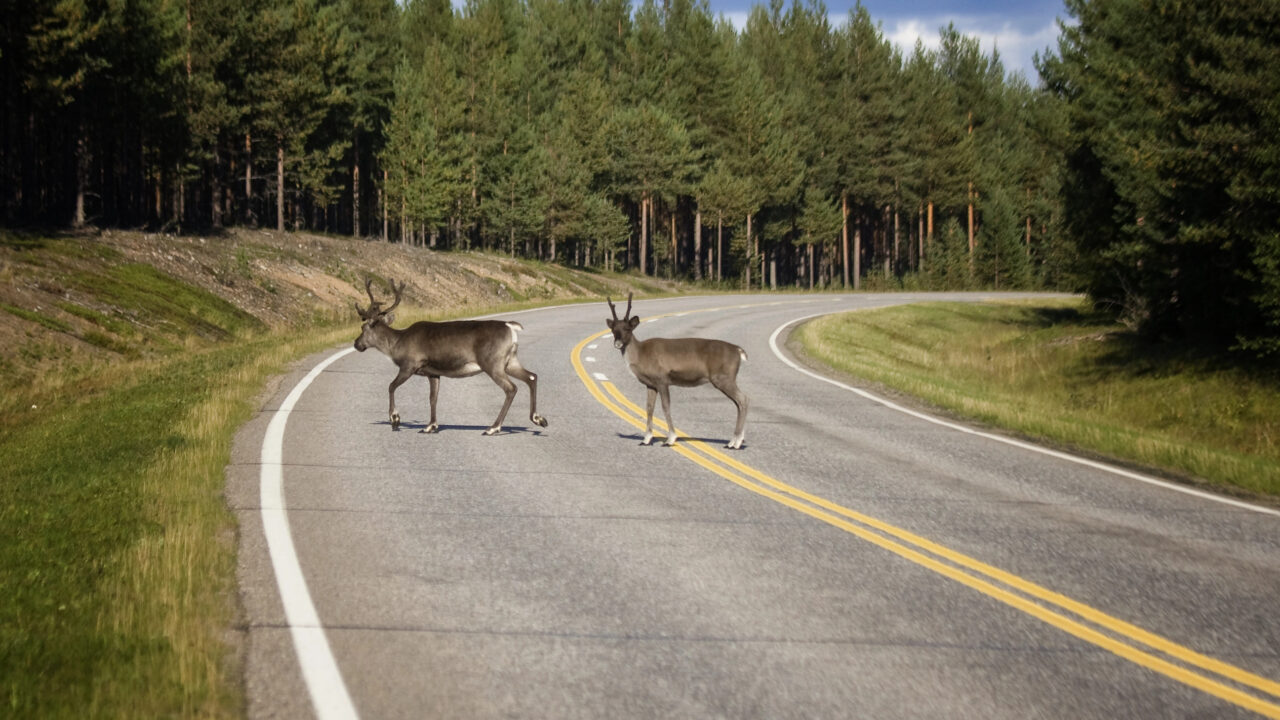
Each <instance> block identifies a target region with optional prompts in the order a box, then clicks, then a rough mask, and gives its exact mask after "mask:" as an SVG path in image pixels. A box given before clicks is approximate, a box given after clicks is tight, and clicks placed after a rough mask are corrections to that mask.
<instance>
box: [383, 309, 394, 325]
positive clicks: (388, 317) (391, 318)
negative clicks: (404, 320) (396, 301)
mask: <svg viewBox="0 0 1280 720" xmlns="http://www.w3.org/2000/svg"><path fill="white" fill-rule="evenodd" d="M382 319H383V321H385V322H386V323H387V324H388V325H390V324H391V323H393V322H395V321H396V314H395V313H393V312H389V313H387V314H386V315H383V316H382Z"/></svg>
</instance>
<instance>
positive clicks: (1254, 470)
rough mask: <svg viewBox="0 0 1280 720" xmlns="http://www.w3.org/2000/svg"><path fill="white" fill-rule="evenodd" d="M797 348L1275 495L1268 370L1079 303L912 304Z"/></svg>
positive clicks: (1277, 469) (926, 396)
mask: <svg viewBox="0 0 1280 720" xmlns="http://www.w3.org/2000/svg"><path fill="white" fill-rule="evenodd" d="M794 338H795V340H796V341H797V342H798V343H799V346H800V348H801V349H802V351H803V353H805V354H806V355H807V356H808V357H810V358H811V359H814V360H817V361H818V362H820V363H822V364H825V365H827V366H828V367H830V368H833V369H835V370H836V371H838V372H840V373H843V374H846V375H850V376H852V377H855V378H859V379H862V380H869V381H871V382H874V383H877V384H880V385H883V386H886V387H889V388H892V389H894V390H897V391H901V392H904V393H907V394H910V395H913V396H915V397H917V398H920V399H922V400H923V401H925V402H926V403H929V404H931V405H934V406H936V407H939V408H942V409H943V410H945V411H948V412H950V413H953V414H955V415H958V416H961V417H966V418H972V419H975V420H978V421H979V422H982V423H985V424H988V425H992V426H995V427H1000V428H1004V429H1006V430H1010V431H1012V432H1015V433H1018V434H1021V435H1025V436H1029V437H1032V438H1036V439H1040V440H1044V441H1047V442H1049V443H1051V444H1054V445H1059V446H1066V447H1071V448H1078V449H1080V450H1082V451H1084V452H1086V453H1091V454H1097V455H1101V456H1104V457H1109V458H1114V459H1116V460H1119V461H1123V462H1129V463H1136V464H1138V465H1141V466H1146V467H1152V468H1156V469H1158V470H1160V471H1162V472H1164V473H1167V474H1171V475H1174V476H1178V477H1182V478H1184V479H1188V480H1190V481H1193V482H1204V483H1207V484H1209V485H1212V486H1215V487H1217V488H1219V489H1222V490H1225V491H1228V492H1241V493H1243V494H1257V495H1268V496H1271V497H1272V498H1274V497H1276V496H1280V377H1278V376H1277V375H1276V373H1275V372H1274V371H1266V370H1263V369H1260V368H1256V367H1255V368H1250V367H1242V366H1231V365H1228V364H1225V363H1224V362H1223V359H1222V358H1220V357H1208V356H1202V355H1198V354H1195V353H1194V352H1185V353H1181V354H1170V353H1169V351H1168V349H1167V348H1152V347H1150V346H1147V345H1144V344H1143V343H1141V342H1140V341H1138V340H1136V339H1134V338H1132V337H1131V336H1129V335H1128V334H1126V333H1125V332H1123V328H1121V327H1119V326H1114V325H1110V324H1108V323H1107V321H1106V320H1105V319H1103V318H1102V317H1100V316H1098V315H1095V314H1093V313H1091V312H1090V311H1089V310H1088V309H1087V307H1086V306H1085V305H1084V304H1083V303H1082V302H1080V301H1073V300H1064V301H1035V302H998V303H984V304H946V303H936V304H927V305H911V306H904V307H896V308H885V309H878V310H870V311H860V312H853V313H844V314H840V315H832V316H827V317H824V318H819V319H817V320H814V321H812V322H809V323H806V324H805V325H803V326H802V327H801V328H799V330H798V331H797V332H796V335H795V336H794Z"/></svg>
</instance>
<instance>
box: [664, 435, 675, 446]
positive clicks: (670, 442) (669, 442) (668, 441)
mask: <svg viewBox="0 0 1280 720" xmlns="http://www.w3.org/2000/svg"><path fill="white" fill-rule="evenodd" d="M662 444H663V445H666V446H667V447H675V444H676V439H675V438H674V437H669V438H667V439H666V441H664V442H663V443H662Z"/></svg>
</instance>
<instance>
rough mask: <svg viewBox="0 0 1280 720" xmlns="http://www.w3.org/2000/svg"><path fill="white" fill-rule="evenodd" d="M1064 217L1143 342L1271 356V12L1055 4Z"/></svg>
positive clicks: (1275, 154)
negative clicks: (1063, 23) (1067, 20)
mask: <svg viewBox="0 0 1280 720" xmlns="http://www.w3.org/2000/svg"><path fill="white" fill-rule="evenodd" d="M1067 7H1068V9H1069V10H1070V11H1071V13H1072V15H1073V16H1074V17H1075V18H1077V20H1078V22H1077V23H1075V24H1074V25H1071V26H1068V27H1066V28H1065V29H1064V33H1063V35H1062V37H1061V39H1060V41H1059V52H1058V54H1057V55H1056V56H1050V57H1048V58H1046V59H1045V60H1044V61H1042V62H1041V68H1040V72H1041V75H1042V76H1043V77H1044V79H1045V82H1046V85H1047V86H1048V88H1050V89H1051V91H1052V92H1054V94H1055V95H1057V96H1060V97H1061V98H1062V99H1063V100H1064V101H1065V102H1064V107H1065V108H1066V110H1067V111H1068V115H1067V117H1068V134H1067V136H1066V144H1065V145H1064V158H1065V167H1066V173H1065V176H1064V177H1065V183H1064V187H1065V189H1066V190H1067V192H1066V193H1064V203H1065V208H1066V209H1065V213H1064V215H1065V217H1066V219H1067V220H1068V221H1069V222H1068V224H1067V225H1068V227H1067V230H1068V233H1069V236H1070V237H1071V238H1072V239H1073V241H1074V245H1075V246H1076V247H1078V248H1079V255H1080V260H1081V263H1080V269H1081V277H1082V278H1083V279H1084V280H1085V283H1086V285H1085V287H1086V288H1087V289H1088V291H1089V293H1090V295H1091V296H1092V297H1093V298H1095V299H1096V300H1098V301H1100V302H1106V303H1111V304H1113V305H1115V306H1116V309H1117V310H1118V312H1120V313H1121V314H1122V315H1123V316H1125V317H1127V318H1128V319H1129V320H1131V321H1132V322H1133V323H1134V324H1135V325H1136V326H1138V327H1140V328H1141V329H1143V330H1144V331H1146V332H1147V333H1148V334H1149V335H1152V336H1156V337H1164V338H1191V339H1193V340H1198V341H1203V340H1208V341H1210V342H1211V343H1212V344H1218V345H1220V344H1228V345H1231V344H1235V345H1237V346H1240V347H1244V348H1249V349H1252V350H1255V351H1258V352H1261V353H1263V354H1270V353H1276V352H1280V3H1277V2H1211V1H1210V0H1195V1H1192V2H1186V1H1174V0H1126V1H1125V2H1093V1H1091V0H1067Z"/></svg>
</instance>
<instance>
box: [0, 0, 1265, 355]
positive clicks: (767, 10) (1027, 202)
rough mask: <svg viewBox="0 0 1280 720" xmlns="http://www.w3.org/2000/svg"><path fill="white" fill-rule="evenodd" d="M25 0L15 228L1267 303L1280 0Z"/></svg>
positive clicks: (757, 283)
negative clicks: (320, 239) (330, 239)
mask: <svg viewBox="0 0 1280 720" xmlns="http://www.w3.org/2000/svg"><path fill="white" fill-rule="evenodd" d="M5 6H6V7H5V16H6V22H5V26H4V29H3V30H2V31H0V32H2V33H3V35H2V36H0V67H2V68H3V83H4V87H3V97H4V100H3V111H2V120H0V122H2V123H3V139H2V141H0V185H2V186H3V188H2V190H0V223H2V224H4V225H6V226H9V227H23V226H70V227H77V226H83V225H92V226H99V227H108V226H109V227H125V228H146V229H149V230H154V231H162V232H211V231H216V230H217V229H218V228H222V227H227V226H232V225H235V226H245V227H262V228H267V229H276V230H307V231H311V232H323V233H329V234H334V235H345V236H352V237H353V238H361V239H364V240H366V241H385V242H394V243H406V244H412V245H420V246H426V247H431V248H436V249H440V250H483V251H487V252H495V253H506V254H513V255H520V256H524V257H531V258H539V259H542V260H545V261H547V262H552V263H561V264H566V265H575V266H584V267H594V268H601V269H611V270H619V271H629V272H637V273H643V274H648V275H653V276H661V277H672V278H682V279H688V280H693V281H703V282H711V283H720V284H722V285H723V286H724V287H726V288H735V287H736V288H741V289H774V288H778V289H781V288H804V289H809V288H814V289H818V288H849V289H859V288H867V289H896V288H921V289H963V288H990V289H1014V288H1018V289H1021V288H1043V289H1061V290H1072V291H1077V290H1080V291H1085V292H1087V293H1089V294H1090V296H1091V297H1093V298H1095V300H1096V301H1098V302H1099V303H1101V304H1107V305H1108V306H1112V307H1114V308H1115V309H1116V312H1117V313H1118V314H1121V315H1125V316H1126V317H1129V318H1130V319H1132V320H1133V322H1134V323H1135V325H1136V326H1140V327H1143V328H1146V329H1148V330H1150V331H1151V332H1153V333H1156V334H1161V336H1177V335H1189V334H1200V335H1210V336H1215V337H1217V336H1221V337H1220V338H1219V339H1222V340H1224V341H1225V342H1227V343H1228V344H1231V343H1235V344H1236V345H1237V346H1241V347H1246V346H1247V347H1253V348H1255V349H1258V350H1260V351H1263V352H1266V351H1267V350H1268V348H1272V349H1274V348H1275V344H1276V341H1275V338H1276V335H1277V334H1278V332H1280V235H1278V234H1277V233H1278V232H1280V231H1278V230H1277V228H1278V227H1280V224H1278V223H1277V220H1280V217H1277V216H1278V215H1280V213H1278V212H1277V204H1278V199H1277V197H1278V191H1277V188H1278V187H1280V178H1277V163H1278V162H1280V154H1278V153H1277V152H1276V149H1277V147H1278V146H1277V143H1276V141H1277V139H1278V138H1277V127H1278V126H1280V117H1277V116H1278V114H1280V112H1278V111H1277V109H1276V103H1275V102H1274V99H1275V97H1277V96H1280V79H1277V77H1278V76H1277V73H1276V72H1275V70H1274V69H1275V68H1277V67H1280V58H1277V57H1276V56H1277V54H1280V53H1278V52H1277V47H1278V45H1280V43H1278V42H1277V37H1278V36H1280V9H1277V7H1278V5H1277V4H1276V3H1263V2H1258V3H1248V2H1240V3H1225V4H1222V3H1210V2H1205V1H1204V0H1189V1H1186V2H1172V1H1170V0H1114V1H1111V2H1098V1H1095V0H1067V3H1066V6H1065V7H1064V12H1063V14H1062V15H1063V20H1064V21H1063V24H1062V28H1063V32H1062V35H1061V37H1060V39H1059V40H1058V47H1057V48H1054V49H1050V50H1048V51H1046V52H1045V53H1043V55H1042V56H1039V57H1037V67H1038V70H1039V74H1040V75H1041V77H1037V78H1031V79H1028V78H1026V77H1023V76H1022V75H1021V74H1017V73H1011V72H1008V71H1007V70H1006V69H1005V67H1004V66H1003V64H1002V62H1001V59H1000V57H999V54H998V53H997V52H991V53H986V52H984V51H983V50H982V48H981V47H980V45H979V43H978V41H977V39H975V38H973V37H969V36H966V35H964V34H962V33H960V32H958V31H957V30H956V29H955V28H954V27H945V28H941V29H940V30H939V33H940V35H939V38H938V40H939V42H938V43H937V44H936V49H930V48H928V47H926V46H924V45H923V44H920V43H918V44H917V45H916V46H915V47H914V48H912V49H910V50H906V51H904V50H902V49H899V48H898V47H896V46H895V45H894V44H893V43H891V42H890V41H889V40H888V39H887V38H886V37H885V34H884V32H883V30H882V28H881V26H880V24H879V23H878V22H877V21H876V19H875V18H873V17H872V16H871V15H870V14H869V12H868V11H867V10H866V9H865V8H863V7H861V6H860V5H859V6H856V7H855V8H854V9H853V10H852V11H850V12H849V14H848V15H847V17H844V18H842V19H839V20H836V21H833V20H832V19H831V18H830V16H829V15H828V11H827V9H826V8H825V7H824V6H823V5H822V4H821V2H818V1H817V0H803V1H801V0H795V2H793V3H792V4H790V5H786V4H784V3H783V1H782V0H772V2H770V3H767V4H760V5H757V6H755V7H754V9H753V10H752V12H751V15H750V17H749V20H748V21H747V22H746V24H745V26H744V27H742V28H741V29H737V28H735V27H734V26H733V25H731V24H730V23H729V22H728V21H727V20H726V19H724V18H723V17H716V16H714V15H713V14H712V12H711V10H710V8H709V6H708V4H707V2H706V0H662V1H661V2H655V0H642V1H641V2H640V3H639V4H637V5H632V4H631V2H630V1H629V0H467V2H466V3H465V5H462V6H458V7H455V6H453V5H451V4H450V3H448V2H447V1H446V0H405V1H404V2H396V1H395V0H114V1H112V2H106V1H105V0H58V1H55V0H33V1H31V2H6V3H5ZM1268 68H1270V70H1268ZM1224 318H1228V319H1229V321H1227V322H1224Z"/></svg>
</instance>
